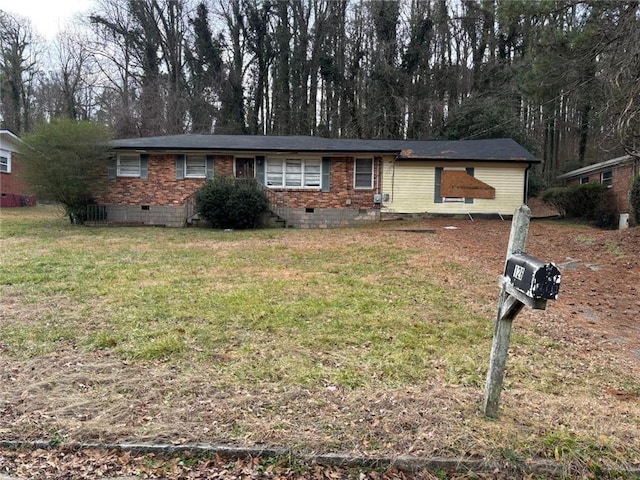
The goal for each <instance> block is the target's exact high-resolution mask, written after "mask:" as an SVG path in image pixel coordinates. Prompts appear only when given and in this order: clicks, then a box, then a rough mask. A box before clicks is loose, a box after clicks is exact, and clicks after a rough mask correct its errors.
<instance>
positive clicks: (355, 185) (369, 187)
mask: <svg viewBox="0 0 640 480" xmlns="http://www.w3.org/2000/svg"><path fill="white" fill-rule="evenodd" d="M364 160H367V161H369V162H370V165H371V176H370V179H369V184H368V185H367V186H366V187H363V186H358V162H359V161H360V162H362V161H364ZM374 171H375V164H374V161H373V158H371V157H361V158H354V159H353V188H354V189H356V190H373V172H374ZM364 173H368V172H364ZM361 175H362V174H361Z"/></svg>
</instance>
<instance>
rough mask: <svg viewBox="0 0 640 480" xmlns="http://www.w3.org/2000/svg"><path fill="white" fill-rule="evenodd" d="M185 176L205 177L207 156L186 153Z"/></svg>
mask: <svg viewBox="0 0 640 480" xmlns="http://www.w3.org/2000/svg"><path fill="white" fill-rule="evenodd" d="M184 176H185V177H186V178H205V177H206V176H207V157H206V156H204V155H187V156H186V157H185V161H184Z"/></svg>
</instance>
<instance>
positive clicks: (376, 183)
mask: <svg viewBox="0 0 640 480" xmlns="http://www.w3.org/2000/svg"><path fill="white" fill-rule="evenodd" d="M112 146H113V152H114V155H113V157H112V158H111V160H110V163H109V168H108V177H109V179H110V181H109V188H108V190H107V191H106V193H104V194H103V195H101V196H99V197H98V200H99V203H100V204H101V205H104V206H105V207H106V213H107V219H108V221H111V222H135V223H143V224H149V225H167V226H183V225H185V224H188V223H189V222H190V221H191V219H192V218H193V216H194V210H193V195H194V193H195V192H196V190H197V189H199V188H200V187H202V186H203V185H204V184H205V182H206V180H207V179H210V178H213V176H214V175H227V176H232V177H235V178H255V179H256V180H257V181H258V182H259V183H261V184H262V185H264V187H265V191H266V192H267V196H268V197H269V200H270V202H271V207H272V210H273V211H274V212H275V213H276V214H277V216H278V217H280V218H281V219H283V220H285V221H286V223H287V225H289V226H297V227H312V228H317V227H334V226H340V225H348V224H354V223H359V222H365V221H374V220H380V219H381V218H384V217H385V216H394V217H395V216H402V215H412V216H414V215H428V214H461V215H466V214H502V215H511V214H513V212H514V210H515V209H516V208H517V207H518V206H519V205H521V204H522V203H523V202H525V199H526V193H527V192H526V191H527V178H528V171H529V168H530V167H531V166H532V164H535V163H538V160H537V159H536V158H535V157H533V155H531V154H530V153H529V152H528V151H526V150H525V149H524V148H523V147H521V146H520V145H518V144H517V143H516V142H514V141H513V140H510V139H495V140H468V141H400V140H345V139H329V138H317V137H306V136H282V137H278V136H250V135H174V136H163V137H149V138H135V139H124V140H115V141H113V142H112Z"/></svg>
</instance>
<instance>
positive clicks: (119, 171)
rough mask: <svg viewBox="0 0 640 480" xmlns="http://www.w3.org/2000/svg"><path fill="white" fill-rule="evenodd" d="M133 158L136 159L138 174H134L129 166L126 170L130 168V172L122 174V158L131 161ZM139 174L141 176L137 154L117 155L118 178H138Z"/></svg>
mask: <svg viewBox="0 0 640 480" xmlns="http://www.w3.org/2000/svg"><path fill="white" fill-rule="evenodd" d="M135 157H137V159H138V172H137V173H134V172H133V168H132V166H129V167H127V168H131V172H127V173H124V172H123V170H122V159H123V158H127V159H133V158H135ZM132 163H133V162H132ZM140 174H141V166H140V155H139V154H138V155H133V154H120V155H118V171H117V175H118V177H129V178H139V177H140Z"/></svg>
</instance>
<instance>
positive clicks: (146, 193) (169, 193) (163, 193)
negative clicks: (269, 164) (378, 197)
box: [98, 154, 382, 209]
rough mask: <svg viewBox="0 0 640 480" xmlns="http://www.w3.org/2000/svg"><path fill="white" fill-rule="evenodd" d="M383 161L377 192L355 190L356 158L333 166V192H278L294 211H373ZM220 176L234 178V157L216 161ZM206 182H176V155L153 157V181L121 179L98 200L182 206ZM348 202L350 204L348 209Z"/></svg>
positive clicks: (378, 164) (376, 168)
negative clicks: (324, 209)
mask: <svg viewBox="0 0 640 480" xmlns="http://www.w3.org/2000/svg"><path fill="white" fill-rule="evenodd" d="M381 164H382V160H381V159H376V162H374V183H373V185H374V188H372V189H366V190H361V189H355V188H354V160H353V158H352V157H339V158H334V159H332V162H331V189H330V192H321V191H319V190H306V189H297V190H294V189H274V190H275V191H278V192H280V193H281V195H282V196H283V197H285V196H286V198H287V206H288V207H290V208H304V207H306V208H349V209H359V208H372V207H373V194H374V192H375V191H376V185H379V182H380V178H379V172H380V171H381ZM214 172H215V173H216V175H228V176H232V175H233V156H230V155H228V156H216V157H214ZM204 183H205V179H193V178H187V179H184V180H176V167H175V155H172V154H162V155H154V154H151V155H149V177H148V179H145V180H142V179H139V178H126V177H118V178H116V179H114V180H109V188H108V191H107V192H106V193H104V194H103V195H100V196H99V198H98V200H99V203H102V204H112V205H182V204H183V202H184V200H185V198H187V197H188V196H190V195H192V194H193V193H194V192H195V191H196V190H198V189H199V188H200V187H202V186H203V185H204ZM348 201H350V204H349V205H348V204H347V203H348Z"/></svg>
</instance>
